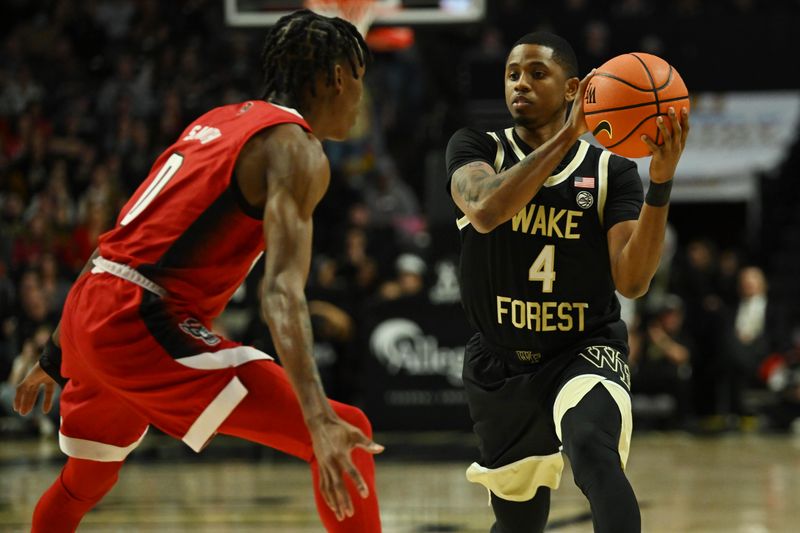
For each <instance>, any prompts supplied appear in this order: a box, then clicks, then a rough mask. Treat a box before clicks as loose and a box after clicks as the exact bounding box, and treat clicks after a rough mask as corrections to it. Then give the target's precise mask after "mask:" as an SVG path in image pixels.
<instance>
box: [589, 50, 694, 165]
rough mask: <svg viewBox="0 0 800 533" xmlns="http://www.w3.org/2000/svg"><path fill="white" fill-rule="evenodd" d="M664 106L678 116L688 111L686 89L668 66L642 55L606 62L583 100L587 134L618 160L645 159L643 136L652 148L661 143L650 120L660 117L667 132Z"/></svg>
mask: <svg viewBox="0 0 800 533" xmlns="http://www.w3.org/2000/svg"><path fill="white" fill-rule="evenodd" d="M670 106H672V107H674V108H675V112H676V113H678V117H680V112H681V108H683V107H685V108H686V109H687V110H688V109H689V91H687V90H686V85H685V84H684V83H683V80H682V79H681V76H680V74H678V71H677V70H675V69H674V68H673V67H672V66H671V65H670V64H669V63H667V62H666V61H664V60H663V59H661V58H660V57H657V56H654V55H651V54H645V53H642V52H636V53H633V54H623V55H621V56H617V57H615V58H613V59H610V60H608V61H606V62H605V63H604V64H603V65H602V66H601V67H600V68H598V69H597V72H596V73H595V75H594V77H593V78H592V81H591V82H590V83H589V87H587V88H586V96H585V97H584V100H583V110H584V112H585V113H586V124H587V125H588V126H589V131H591V132H592V134H593V135H594V136H595V138H596V139H597V140H598V141H599V142H600V144H602V145H603V146H605V147H606V148H608V149H609V150H611V151H612V152H614V153H616V154H619V155H621V156H624V157H645V156H648V155H650V149H649V148H648V147H647V145H646V144H645V143H644V141H642V139H641V136H642V135H643V134H644V135H647V136H649V137H650V138H651V139H654V140H655V141H656V144H661V143H662V142H663V141H664V139H663V137H662V135H661V132H660V131H659V130H658V126H657V125H656V117H658V116H659V115H663V116H664V124H666V126H667V128H669V130H670V131H671V130H672V122H671V121H670V120H669V117H668V115H667V112H668V110H669V108H670Z"/></svg>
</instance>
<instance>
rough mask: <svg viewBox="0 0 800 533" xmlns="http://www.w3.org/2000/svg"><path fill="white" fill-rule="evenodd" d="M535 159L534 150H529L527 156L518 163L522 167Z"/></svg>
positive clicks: (530, 163)
mask: <svg viewBox="0 0 800 533" xmlns="http://www.w3.org/2000/svg"><path fill="white" fill-rule="evenodd" d="M535 160H536V152H531V153H530V154H528V157H526V158H525V159H523V160H522V161H520V162H519V164H520V165H521V166H523V167H528V166H530V165H532V164H533V162H534V161H535Z"/></svg>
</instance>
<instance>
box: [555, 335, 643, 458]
mask: <svg viewBox="0 0 800 533" xmlns="http://www.w3.org/2000/svg"><path fill="white" fill-rule="evenodd" d="M598 385H599V386H601V387H602V388H603V389H604V390H603V391H601V392H602V393H603V394H607V395H608V397H609V398H610V400H612V401H609V402H604V403H605V404H607V405H608V406H610V407H609V408H610V409H615V410H616V411H618V413H616V412H615V413H607V414H606V415H604V416H602V417H599V416H598V417H597V418H598V422H602V420H604V419H605V420H613V421H615V423H616V420H620V421H621V430H620V436H619V442H618V446H617V447H618V451H619V455H620V460H621V462H622V466H623V467H624V466H625V464H626V463H627V460H628V454H629V452H630V442H631V434H632V432H633V415H632V411H631V395H630V370H629V368H628V363H627V358H626V355H625V353H624V352H622V351H620V350H618V349H616V348H614V347H611V346H603V345H597V346H588V347H586V348H584V349H582V350H581V351H580V352H578V353H577V354H576V355H575V356H574V358H573V361H572V363H571V364H570V365H569V367H568V368H567V370H566V371H565V372H564V374H563V376H562V379H561V382H560V384H559V388H558V393H557V395H556V398H555V401H554V403H553V423H554V425H555V428H556V432H557V435H558V438H559V441H561V440H563V438H564V435H563V428H562V423H563V420H564V417H565V415H566V414H567V412H568V411H570V410H571V409H574V408H575V407H576V406H578V405H579V404H580V403H581V402H582V401H583V400H584V398H586V396H587V395H588V394H589V393H590V392H591V391H593V390H595V393H597V389H596V386H598ZM617 416H618V417H619V418H617ZM602 430H603V428H602V427H600V426H598V431H602Z"/></svg>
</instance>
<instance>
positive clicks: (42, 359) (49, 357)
mask: <svg viewBox="0 0 800 533" xmlns="http://www.w3.org/2000/svg"><path fill="white" fill-rule="evenodd" d="M39 366H40V367H41V368H42V370H44V371H45V373H46V374H47V375H48V376H50V377H51V378H53V380H55V382H56V383H58V384H59V385H61V388H62V389H63V388H64V385H66V384H67V378H65V377H64V376H62V375H61V348H59V347H58V346H56V343H54V342H53V339H52V337H51V338H49V339H47V343H46V344H45V345H44V348H42V355H40V356H39Z"/></svg>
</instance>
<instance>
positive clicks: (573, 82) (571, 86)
mask: <svg viewBox="0 0 800 533" xmlns="http://www.w3.org/2000/svg"><path fill="white" fill-rule="evenodd" d="M580 82H581V80H580V79H578V78H577V77H573V78H567V80H566V81H565V82H564V97H565V98H566V100H567V102H572V101H573V100H575V95H577V94H578V85H579V84H580Z"/></svg>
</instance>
